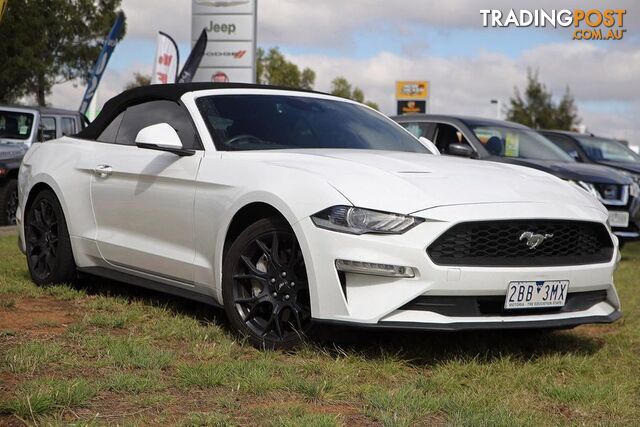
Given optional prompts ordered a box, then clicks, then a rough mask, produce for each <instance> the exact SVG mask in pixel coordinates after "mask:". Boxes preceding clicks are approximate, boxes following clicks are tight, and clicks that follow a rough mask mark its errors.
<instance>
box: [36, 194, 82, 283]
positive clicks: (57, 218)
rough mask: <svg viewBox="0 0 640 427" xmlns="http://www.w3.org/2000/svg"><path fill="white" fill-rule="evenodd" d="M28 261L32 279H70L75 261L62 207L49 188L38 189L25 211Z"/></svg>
mask: <svg viewBox="0 0 640 427" xmlns="http://www.w3.org/2000/svg"><path fill="white" fill-rule="evenodd" d="M24 229H25V243H26V249H27V265H28V267H29V274H30V275H31V280H33V282H34V283H35V284H37V285H40V286H45V285H51V284H55V283H71V282H73V281H74V279H75V278H76V263H75V261H74V259H73V251H72V250H71V240H70V239H69V230H68V229H67V223H66V220H65V217H64V212H63V211H62V207H61V206H60V203H59V202H58V199H57V197H56V195H55V194H54V193H53V192H52V191H50V190H44V191H41V192H40V193H38V194H37V195H36V197H35V199H34V200H33V203H31V205H30V206H29V209H28V210H27V212H26V214H25V226H24Z"/></svg>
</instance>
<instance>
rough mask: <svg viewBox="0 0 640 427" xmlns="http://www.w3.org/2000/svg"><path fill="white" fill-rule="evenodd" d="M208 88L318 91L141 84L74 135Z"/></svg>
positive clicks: (93, 133)
mask: <svg viewBox="0 0 640 427" xmlns="http://www.w3.org/2000/svg"><path fill="white" fill-rule="evenodd" d="M208 89H273V90H289V91H296V92H307V93H320V92H314V91H309V90H303V89H292V88H287V87H280V86H267V85H256V84H249V83H174V84H158V85H149V86H141V87H137V88H134V89H129V90H125V91H124V92H122V93H120V94H119V95H116V96H114V97H113V98H111V99H110V100H108V101H107V102H106V103H105V104H104V106H103V107H102V111H100V114H98V117H96V118H95V120H94V121H93V122H91V123H90V124H89V125H88V126H87V127H86V128H84V129H83V130H82V131H81V132H80V133H78V134H77V135H76V136H77V137H79V138H86V139H96V138H98V136H99V135H100V133H102V131H103V130H104V128H105V127H107V125H108V124H109V123H111V121H112V120H113V119H114V118H116V116H117V115H118V114H120V113H121V112H122V111H124V110H125V109H126V108H127V107H129V106H131V105H135V104H140V103H141V102H145V101H151V100H167V101H175V102H178V101H179V100H180V97H181V96H182V95H184V94H185V93H187V92H195V91H199V90H208Z"/></svg>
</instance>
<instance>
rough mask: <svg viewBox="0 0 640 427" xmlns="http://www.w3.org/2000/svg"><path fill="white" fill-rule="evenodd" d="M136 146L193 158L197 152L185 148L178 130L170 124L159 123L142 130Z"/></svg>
mask: <svg viewBox="0 0 640 427" xmlns="http://www.w3.org/2000/svg"><path fill="white" fill-rule="evenodd" d="M136 146H138V147H140V148H146V149H149V150H158V151H166V152H169V153H173V154H176V155H178V156H193V155H194V154H195V153H196V152H195V150H189V149H186V148H183V146H182V141H180V137H179V136H178V133H177V132H176V130H175V129H174V128H173V127H171V125H169V124H168V123H158V124H155V125H151V126H147V127H145V128H142V129H140V132H138V135H136Z"/></svg>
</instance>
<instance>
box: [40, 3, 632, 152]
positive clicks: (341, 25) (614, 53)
mask: <svg viewBox="0 0 640 427" xmlns="http://www.w3.org/2000/svg"><path fill="white" fill-rule="evenodd" d="M512 3H513V2H510V1H507V0H485V1H483V2H481V3H477V2H472V1H467V0H448V1H446V2H444V1H426V0H403V1H397V2H389V1H370V0H349V1H344V0H322V1H317V2H305V1H299V0H259V2H258V7H259V9H258V22H259V26H258V42H259V44H260V45H262V46H265V47H268V46H274V45H281V46H283V49H284V51H285V52H287V51H289V55H288V56H289V57H290V58H291V59H292V60H293V61H294V62H296V63H298V64H299V65H301V66H309V67H311V68H312V69H314V70H315V71H316V73H317V79H318V80H317V85H316V87H317V88H318V89H319V90H328V89H329V87H330V82H331V79H333V78H334V77H336V76H338V75H343V76H345V77H347V78H348V79H349V81H351V82H352V83H354V84H356V85H357V86H360V87H361V88H362V89H364V91H365V93H366V95H367V98H368V99H370V100H372V101H375V102H377V103H379V104H380V106H381V108H382V110H383V111H384V112H386V113H394V112H395V105H394V98H393V97H394V95H393V94H394V88H393V82H394V81H395V80H401V79H415V78H425V79H428V80H430V81H431V84H432V92H431V95H432V98H431V102H432V104H431V111H432V112H442V113H457V114H469V115H480V116H491V117H492V116H494V115H495V106H493V105H491V104H490V103H489V100H490V99H494V98H498V99H501V100H502V101H503V102H506V101H507V100H508V99H509V97H510V96H511V95H512V93H513V87H514V86H519V87H523V86H524V84H525V78H526V70H527V68H528V67H532V68H535V69H538V70H539V72H540V78H541V79H542V81H543V82H545V83H546V84H547V86H548V87H549V88H550V89H551V90H552V91H553V92H554V93H555V94H556V95H558V96H559V95H561V94H562V93H563V92H564V89H565V87H566V86H567V85H569V86H570V87H571V90H572V92H573V94H574V95H575V97H576V100H577V102H578V106H579V109H580V113H581V115H582V116H583V118H584V123H585V124H587V125H588V126H589V128H590V129H591V130H592V131H594V132H597V133H602V134H611V135H615V136H620V137H625V138H628V139H632V140H633V139H637V138H638V137H637V135H638V133H640V123H638V122H637V120H636V118H637V117H638V113H639V112H640V85H639V84H637V83H638V78H637V76H639V75H640V43H635V42H634V38H635V40H636V41H637V40H638V35H637V34H634V32H633V30H634V29H638V28H640V25H638V20H639V19H640V14H638V13H637V5H636V4H635V3H634V2H632V1H631V0H620V1H618V2H617V3H616V4H615V5H606V7H615V8H626V9H627V10H628V13H627V15H626V16H625V26H626V27H627V28H628V30H629V31H628V34H627V35H626V36H625V41H623V42H578V41H569V40H568V38H567V39H566V40H567V41H563V42H557V43H549V42H548V39H546V41H545V44H537V45H535V46H533V47H529V48H528V49H527V50H521V51H520V52H519V53H515V54H511V55H506V54H501V53H497V52H496V50H497V49H498V48H499V46H496V49H492V45H491V44H490V43H489V45H488V47H487V48H485V49H484V50H482V51H474V52H472V54H469V55H467V56H457V57H441V56H435V55H433V54H432V53H431V54H430V52H431V51H430V48H429V46H428V44H427V45H425V44H424V42H423V44H422V45H421V46H418V47H419V48H420V49H419V50H420V55H416V53H415V52H416V45H415V41H416V40H419V38H418V39H416V37H413V36H415V33H414V32H416V31H418V32H419V31H421V29H425V28H436V29H439V30H442V31H445V32H455V31H456V30H459V29H466V30H468V29H478V30H479V33H482V32H483V31H498V30H491V29H487V30H482V29H481V27H480V26H481V17H480V13H479V10H480V9H501V10H508V9H510V8H511V7H514V6H513V5H512ZM190 5H191V0H172V1H157V0H124V1H123V3H122V7H123V9H124V11H125V13H126V15H127V17H128V33H127V37H126V38H125V43H126V40H127V39H129V40H131V39H134V40H140V39H144V40H155V37H156V32H157V31H158V30H163V31H166V32H168V33H170V34H172V35H173V36H174V38H175V39H176V40H177V41H178V42H179V43H181V42H182V43H188V41H189V37H190V20H191V11H190V7H191V6H190ZM517 7H518V8H520V9H540V8H542V9H547V10H550V9H560V8H566V9H574V8H582V9H588V8H600V9H601V8H603V7H605V6H603V5H602V4H601V3H600V2H598V1H595V0H593V1H589V0H587V1H583V0H563V1H561V2H558V1H556V0H553V1H552V0H523V1H521V2H519V3H518V6H517ZM523 31H524V30H523ZM541 31H544V30H541ZM549 31H551V30H549ZM362 34H364V35H365V38H364V43H366V36H367V35H370V34H376V35H377V36H378V37H380V35H382V36H384V35H385V34H390V35H400V36H401V39H402V40H405V39H406V44H407V46H411V48H410V49H405V48H404V45H402V46H401V48H400V49H397V51H394V52H388V51H385V49H384V48H380V49H379V50H378V51H376V49H375V47H374V49H371V46H368V51H369V52H372V53H371V54H370V55H368V57H364V58H362V57H359V56H356V55H354V54H353V53H354V52H348V53H345V50H343V49H341V47H344V46H350V47H353V46H354V45H355V41H354V40H356V38H358V37H362ZM402 37H404V38H402ZM563 39H564V38H563V37H560V38H558V40H563ZM626 40H631V41H626ZM359 43H362V40H360V41H359ZM358 46H359V45H358ZM312 48H327V49H329V50H331V52H330V53H331V55H319V54H296V55H293V54H291V52H294V51H295V52H296V53H300V52H305V51H309V52H314V51H315V52H317V51H318V50H317V49H316V50H314V49H312ZM455 48H456V46H452V49H455ZM152 54H153V53H152V52H144V54H143V55H142V54H141V55H139V56H137V57H136V59H134V60H130V59H127V60H128V61H130V62H131V63H127V64H126V65H125V66H124V67H123V66H119V67H115V66H113V67H112V66H111V64H110V66H109V69H108V71H107V73H106V74H105V77H104V80H103V82H102V84H101V87H100V94H99V96H100V98H101V100H102V101H104V100H106V99H108V97H110V96H112V95H115V94H117V93H119V92H120V91H121V90H122V88H123V87H124V85H125V84H126V83H127V82H128V81H130V80H131V78H132V75H133V72H134V71H145V70H146V71H147V72H149V71H150V68H151V64H146V63H144V64H140V63H139V61H141V58H143V56H144V57H147V56H151V55H152ZM114 59H115V57H114ZM134 63H135V64H134ZM114 64H115V63H114ZM83 91H84V87H83V85H80V87H73V84H65V85H60V86H57V87H55V88H54V91H53V94H52V96H51V97H50V100H51V103H52V104H53V105H56V106H63V107H70V108H77V105H79V103H80V98H81V96H82V93H83ZM610 104H616V105H618V106H619V107H620V108H610V107H608V106H610Z"/></svg>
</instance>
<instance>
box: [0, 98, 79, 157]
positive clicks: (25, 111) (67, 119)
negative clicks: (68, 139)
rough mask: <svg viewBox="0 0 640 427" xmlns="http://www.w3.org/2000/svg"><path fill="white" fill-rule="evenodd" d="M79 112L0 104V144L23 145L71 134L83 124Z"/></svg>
mask: <svg viewBox="0 0 640 427" xmlns="http://www.w3.org/2000/svg"><path fill="white" fill-rule="evenodd" d="M86 123H87V120H86V118H85V117H84V116H83V115H82V114H80V113H79V112H78V111H71V110H63V109H60V108H50V107H27V106H9V105H0V142H1V143H14V144H25V145H26V146H27V147H30V146H31V144H33V143H34V142H38V141H40V142H42V141H48V140H50V139H56V138H61V137H63V136H65V135H74V134H76V133H78V132H80V131H81V130H82V129H83V128H84V127H85V125H86Z"/></svg>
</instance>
